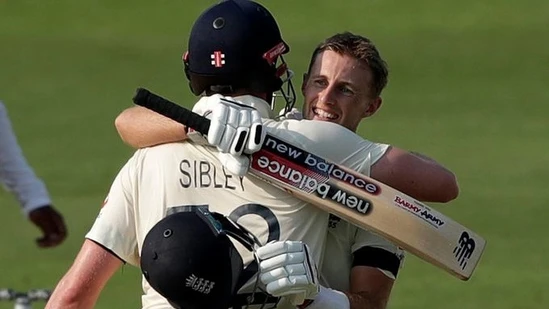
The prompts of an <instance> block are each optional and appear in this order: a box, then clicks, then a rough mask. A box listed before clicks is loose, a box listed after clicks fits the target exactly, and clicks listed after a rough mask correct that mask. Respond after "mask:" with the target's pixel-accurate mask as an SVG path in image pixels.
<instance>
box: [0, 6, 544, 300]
mask: <svg viewBox="0 0 549 309" xmlns="http://www.w3.org/2000/svg"><path fill="white" fill-rule="evenodd" d="M209 3H213V1H198V0H191V1H155V2H150V1H141V0H134V1H126V0H118V1H104V0H102V1H85V0H82V1H67V0H57V1H49V2H43V1H23V0H20V1H10V0H4V1H0V98H1V99H2V100H3V101H4V102H5V104H6V106H7V107H8V110H9V113H10V115H11V118H12V121H13V124H14V127H15V130H16V132H17V134H18V137H19V140H20V144H21V146H22V147H23V149H24V151H25V154H26V156H27V158H28V160H29V161H30V162H31V164H32V165H33V166H34V168H35V170H36V172H37V174H39V175H40V176H41V177H42V178H43V179H44V180H45V181H46V183H47V185H48V188H49V189H50V191H51V194H52V196H53V199H54V201H55V205H56V206H57V207H58V208H59V209H60V210H61V211H62V212H63V213H64V215H65V218H66V220H67V222H68V225H69V228H70V236H69V238H68V240H67V241H66V243H64V244H63V245H62V246H61V247H59V248H57V249H55V250H39V249H38V248H36V247H35V246H34V243H33V242H32V241H33V239H34V238H35V237H36V236H37V230H36V229H35V228H34V227H33V226H31V224H29V223H28V222H26V221H25V220H24V218H23V217H22V216H21V214H20V212H19V209H18V206H17V204H16V203H15V201H14V199H13V197H12V196H11V195H9V194H8V193H5V192H3V191H0V205H1V208H2V211H3V213H2V227H1V231H2V233H0V243H1V244H2V249H1V250H0V269H1V274H2V275H0V287H12V288H16V289H21V290H27V289H30V288H39V287H50V288H53V287H54V285H55V284H56V282H57V280H58V279H59V278H60V276H62V274H63V273H64V272H65V271H66V269H67V268H68V267H69V266H70V263H71V262H72V260H73V258H74V256H75V255H76V253H77V251H78V249H79V247H80V245H81V242H82V239H83V236H84V234H85V233H86V231H87V230H88V229H89V227H90V226H91V224H92V223H93V220H94V218H95V215H96V214H97V212H98V210H99V207H100V205H101V202H102V200H103V198H104V196H105V193H106V192H107V190H108V188H109V186H110V183H111V181H112V179H113V177H114V175H115V174H116V173H117V171H118V169H119V168H120V167H121V166H122V164H123V163H124V162H125V160H126V159H127V158H128V156H129V155H130V154H131V152H132V151H131V149H129V148H128V147H126V146H125V145H123V144H122V142H121V141H120V140H119V139H118V136H117V134H116V131H115V129H114V126H113V120H114V118H115V117H116V115H117V114H118V113H119V112H120V111H121V110H123V109H124V108H126V107H128V106H130V105H131V97H132V95H133V92H134V89H135V88H136V87H138V86H145V87H147V88H149V89H151V90H153V91H155V92H157V93H160V94H162V95H164V96H166V97H168V98H172V99H173V100H175V101H177V102H181V103H184V102H186V103H187V105H190V104H192V103H193V101H194V100H195V99H194V98H193V97H192V96H191V95H190V91H189V90H188V86H187V81H186V79H185V76H184V74H183V72H182V66H181V63H180V56H181V53H182V52H183V51H184V50H185V47H186V41H187V38H188V32H189V30H190V27H191V24H192V21H193V20H194V18H196V16H198V14H199V12H200V11H201V10H202V9H204V8H205V7H206V6H207V4H209ZM263 3H264V4H265V5H267V6H268V7H269V8H270V10H271V11H272V12H273V13H274V14H275V15H276V16H277V19H278V22H279V24H280V25H281V28H282V31H283V34H284V37H285V39H286V40H287V41H288V43H289V44H290V45H291V48H292V52H291V53H290V55H289V56H288V57H287V60H288V62H289V63H290V65H291V67H292V68H293V69H294V70H295V71H296V73H297V78H296V80H295V83H296V86H298V85H299V82H300V75H301V73H302V72H303V71H304V70H305V69H306V66H307V65H308V61H309V55H310V53H311V52H312V50H313V48H314V46H315V45H316V44H317V43H318V42H319V41H320V40H322V39H323V38H325V37H327V36H328V35H331V34H333V33H335V32H340V31H344V30H350V31H354V32H357V33H360V34H363V35H366V36H368V37H370V38H372V39H373V40H374V42H375V43H376V44H377V45H378V47H379V49H380V51H381V53H382V55H384V58H385V59H386V60H387V62H388V63H389V65H390V69H391V75H390V82H389V86H388V88H387V89H386V91H385V93H384V106H383V108H382V109H381V110H380V111H379V112H378V114H377V115H376V116H374V117H373V118H372V119H369V120H367V121H365V122H364V123H363V124H362V126H361V127H360V134H361V135H362V136H364V137H368V138H369V139H373V140H377V141H385V142H389V143H392V144H395V145H398V146H401V147H403V148H407V149H412V150H417V151H420V152H423V153H426V154H428V155H430V156H432V157H434V158H436V159H437V160H439V161H440V162H443V163H444V164H446V165H447V166H448V167H450V168H451V169H452V170H453V171H455V172H456V174H457V175H458V177H459V182H460V186H461V195H460V197H459V198H458V199H457V200H456V201H455V202H453V203H451V204H449V205H434V206H435V207H436V208H438V209H439V210H441V211H442V212H444V213H445V214H448V215H450V216H451V217H452V218H455V219H456V220H458V221H459V222H462V223H464V224H465V225H467V226H469V227H471V228H472V229H474V230H476V231H478V232H479V233H480V234H481V235H483V236H484V237H485V238H486V239H487V241H488V246H487V250H486V253H485V255H484V257H483V259H482V261H481V264H480V266H479V268H478V269H477V271H476V272H475V274H474V276H473V278H472V279H471V280H470V281H469V282H460V281H458V280H456V279H454V278H452V277H450V276H448V275H447V274H446V273H444V272H442V271H440V270H438V269H436V268H434V267H432V266H430V265H428V264H426V263H424V262H422V261H420V260H418V259H417V258H415V257H413V256H408V258H407V261H406V265H405V268H404V269H403V271H402V272H401V275H400V278H399V280H398V281H397V284H396V285H395V288H394V293H393V297H392V300H391V302H390V306H389V308H394V309H404V308H406V309H415V308H418V309H419V308H439V309H454V308H455V309H457V308H482V309H487V308H498V309H539V308H547V307H549V296H546V295H547V294H545V293H543V291H544V289H545V285H546V283H547V282H548V280H549V273H548V272H547V271H546V266H545V264H546V263H545V257H546V255H545V252H546V251H547V250H549V242H548V241H547V240H546V237H545V231H546V230H547V223H546V220H547V219H546V218H547V215H548V214H549V211H548V210H545V208H544V207H547V201H548V200H549V190H547V179H549V155H548V154H547V149H548V148H547V137H548V136H549V121H547V120H546V117H547V116H546V115H547V114H548V113H549V105H548V101H549V91H548V90H547V83H548V81H549V70H548V63H549V43H548V42H549V41H547V40H546V38H547V37H549V2H547V1H541V0H530V1H503V0H501V1H472V0H463V1H446V0H442V1H435V0H420V1H395V0H392V1H391V0H388V1H379V0H354V1H350V0H348V1H344V2H341V1H309V0H300V1H289V0H282V1H266V0H265V1H263ZM139 293H140V277H139V272H138V271H137V270H136V269H133V268H130V267H125V268H124V269H123V270H122V271H120V272H119V273H117V275H116V276H115V277H114V278H113V280H112V281H111V282H109V284H108V286H107V287H106V289H105V291H104V293H103V294H102V296H101V299H100V301H99V303H98V305H97V308H139V306H140V297H139V295H140V294H139ZM36 307H40V306H38V305H37V306H36ZM7 308H12V307H11V305H6V304H0V309H7Z"/></svg>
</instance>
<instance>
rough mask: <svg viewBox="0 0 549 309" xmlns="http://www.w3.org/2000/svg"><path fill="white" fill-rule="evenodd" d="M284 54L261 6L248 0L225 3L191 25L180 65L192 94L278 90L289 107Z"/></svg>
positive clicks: (290, 98)
mask: <svg viewBox="0 0 549 309" xmlns="http://www.w3.org/2000/svg"><path fill="white" fill-rule="evenodd" d="M289 50H290V48H289V46H288V44H286V42H284V40H283V39H282V36H281V34H280V29H279V28H278V25H277V23H276V20H275V19H274V17H273V16H272V15H271V13H270V12H269V11H268V10H267V9H266V8H265V7H263V6H262V5H260V4H258V3H256V2H253V1H249V0H226V1H222V2H220V3H218V4H216V5H213V6H211V7H210V8H208V9H207V10H206V11H205V12H203V13H202V15H200V17H199V18H198V19H197V20H196V21H195V23H194V25H193V28H192V30H191V34H190V38H189V44H188V51H187V52H186V53H185V54H184V56H183V63H184V66H185V72H186V75H187V78H188V79H189V81H190V87H191V90H192V91H193V93H194V94H195V95H200V94H202V93H204V92H206V94H209V93H220V94H230V93H232V92H234V91H236V90H239V89H246V90H249V91H254V92H260V93H267V94H268V95H269V96H271V95H272V93H273V92H276V91H281V92H282V94H283V96H284V98H285V99H286V103H287V105H292V106H293V103H294V101H295V91H294V89H293V86H292V85H291V75H292V73H291V71H289V70H288V69H287V66H286V63H285V62H284V59H283V57H282V55H283V54H285V53H288V52H289ZM278 60H280V62H281V65H279V66H277V61H278ZM285 82H287V87H283V84H284V83H285ZM283 88H285V89H283ZM290 108H291V106H290Z"/></svg>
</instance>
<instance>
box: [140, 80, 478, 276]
mask: <svg viewBox="0 0 549 309" xmlns="http://www.w3.org/2000/svg"><path fill="white" fill-rule="evenodd" d="M133 100H134V103H135V104H137V105H140V106H144V107H147V108H149V109H151V110H153V111H155V112H157V113H160V114H162V115H164V116H166V117H169V118H171V119H173V120H175V121H177V122H179V123H181V124H184V125H186V126H188V127H190V128H193V129H195V130H196V131H198V132H200V133H202V134H207V132H208V128H209V125H210V121H209V120H208V119H207V118H204V117H202V116H200V115H198V114H195V113H193V112H191V111H190V110H187V109H185V108H184V107H182V106H179V105H177V104H175V103H173V102H170V101H168V100H166V99H164V98H162V97H160V96H158V95H155V94H153V93H151V92H149V91H148V90H146V89H143V88H140V89H138V90H137V93H136V95H135V96H134V99H133ZM251 161H252V162H251V174H252V175H254V176H256V177H258V178H260V179H262V180H263V181H266V182H268V183H270V184H272V185H273V186H276V187H278V188H281V189H283V190H285V191H287V192H290V193H292V194H293V195H294V196H296V197H298V198H300V199H301V200H304V201H306V202H309V203H311V204H314V205H315V206H317V207H319V208H320V209H323V210H324V211H326V212H329V213H331V214H334V215H336V216H338V217H340V218H342V219H345V220H347V221H348V222H350V223H352V224H355V225H356V226H358V227H360V228H363V229H366V230H370V231H373V232H376V233H378V234H379V235H381V236H383V237H385V238H386V239H388V240H389V241H391V242H393V243H394V244H396V245H398V246H400V247H401V248H403V249H404V250H406V251H408V252H410V253H412V254H414V255H416V256H418V257H419V258H421V259H423V260H424V261H426V262H428V263H431V264H432V265H435V266H437V267H439V268H442V269H444V270H446V271H447V272H449V273H450V274H452V275H454V276H456V277H457V278H460V279H462V280H468V279H469V278H470V277H471V275H472V273H473V271H474V270H475V268H476V266H477V265H478V263H479V261H480V258H481V256H482V253H483V252H484V248H485V246H486V241H485V240H484V239H483V238H482V237H480V236H479V235H477V234H476V233H475V232H473V231H472V230H470V229H468V228H466V227H464V226H463V225H461V224H459V223H457V222H456V221H454V220H452V219H451V218H449V217H447V216H445V215H443V214H442V213H440V212H438V211H436V210H434V209H431V208H429V207H428V206H427V205H425V204H423V203H421V202H418V201H416V200H415V199H413V198H412V197H410V196H408V195H406V194H404V193H402V192H399V191H397V190H395V189H394V188H391V187H389V186H387V185H385V184H383V183H381V182H378V181H376V180H374V179H372V178H370V177H367V176H364V175H361V174H359V173H357V172H355V171H352V170H350V169H348V168H345V167H342V166H340V165H337V164H334V163H331V162H328V161H326V160H324V159H322V158H320V157H318V156H316V155H314V154H312V153H309V152H308V151H306V150H304V149H301V148H300V147H297V146H294V145H292V144H291V143H288V142H286V141H283V140H281V139H279V138H276V137H274V136H271V135H267V137H266V139H265V143H264V145H263V147H262V148H261V150H260V151H259V152H256V153H255V154H253V155H252V160H251Z"/></svg>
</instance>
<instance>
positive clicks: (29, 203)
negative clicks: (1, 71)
mask: <svg viewBox="0 0 549 309" xmlns="http://www.w3.org/2000/svg"><path fill="white" fill-rule="evenodd" d="M0 181H1V182H2V183H3V185H4V186H5V187H6V189H7V190H8V191H10V192H12V193H13V194H14V195H15V197H16V199H17V200H18V202H19V204H20V205H21V207H22V210H23V212H24V213H25V214H27V215H28V213H29V212H31V211H32V210H34V209H36V208H39V207H42V206H47V205H51V199H50V196H49V194H48V191H47V189H46V186H45V185H44V182H43V181H42V180H40V179H39V178H38V177H37V176H36V174H35V173H34V171H33V169H32V168H31V167H30V165H29V164H28V162H27V160H26V159H25V156H24V155H23V151H22V150H21V147H20V146H19V144H18V142H17V138H16V136H15V133H14V131H13V128H12V125H11V122H10V119H9V117H8V113H7V110H6V107H5V106H4V104H3V103H2V102H0Z"/></svg>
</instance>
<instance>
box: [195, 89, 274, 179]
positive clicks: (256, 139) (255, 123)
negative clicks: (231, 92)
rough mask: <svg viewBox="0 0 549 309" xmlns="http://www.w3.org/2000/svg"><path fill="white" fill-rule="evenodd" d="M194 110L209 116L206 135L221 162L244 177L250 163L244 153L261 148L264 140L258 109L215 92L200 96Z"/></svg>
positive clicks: (233, 172)
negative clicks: (207, 95) (203, 96)
mask: <svg viewBox="0 0 549 309" xmlns="http://www.w3.org/2000/svg"><path fill="white" fill-rule="evenodd" d="M193 111H194V112H198V113H200V114H202V115H204V116H206V117H208V118H209V119H210V129H209V130H208V134H207V135H206V138H207V141H208V143H209V144H210V145H212V146H215V147H216V148H217V149H218V151H219V153H218V157H219V160H220V161H221V164H222V165H223V166H224V167H225V168H226V169H227V170H228V171H229V172H230V173H232V174H236V175H238V176H244V175H245V174H246V173H247V172H248V168H249V166H250V158H249V157H248V156H246V154H252V153H254V152H257V151H258V150H260V149H261V145H263V142H264V140H265V135H266V132H265V131H264V129H263V122H262V119H261V115H260V114H259V112H258V111H257V110H256V109H254V108H252V107H250V106H246V105H243V104H241V103H239V102H238V101H236V100H235V99H233V98H231V97H224V96H221V95H218V94H217V95H213V96H210V97H207V98H203V99H201V101H199V103H197V104H196V105H195V107H194V108H193Z"/></svg>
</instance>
